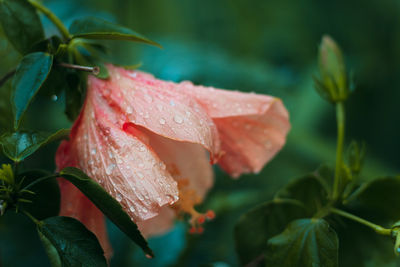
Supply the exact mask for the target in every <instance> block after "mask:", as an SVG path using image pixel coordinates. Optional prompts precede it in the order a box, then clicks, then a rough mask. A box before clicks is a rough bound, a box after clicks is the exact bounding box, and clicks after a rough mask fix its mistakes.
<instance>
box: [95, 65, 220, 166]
mask: <svg viewBox="0 0 400 267" xmlns="http://www.w3.org/2000/svg"><path fill="white" fill-rule="evenodd" d="M108 69H109V72H110V79H109V80H100V79H97V78H94V77H91V78H90V79H89V87H92V88H93V89H94V90H96V91H97V92H98V93H99V94H100V95H101V96H102V97H103V98H104V99H107V101H108V102H109V105H110V106H111V107H112V108H114V109H115V110H118V112H115V113H117V114H119V115H120V117H119V118H118V120H119V124H120V125H123V124H124V123H127V122H131V123H133V124H135V125H140V126H143V127H145V128H147V129H149V130H151V131H152V132H154V133H157V134H159V135H162V136H164V137H167V138H170V139H173V140H177V141H185V142H190V143H197V144H201V145H202V146H204V147H205V148H206V149H207V150H208V151H210V153H211V157H212V159H214V157H215V158H217V156H218V152H219V150H220V144H219V138H218V131H217V128H216V126H215V125H214V123H213V121H212V120H211V118H210V117H209V116H208V115H207V113H206V112H205V110H204V109H203V108H202V107H201V106H200V105H199V104H198V103H197V102H196V101H195V100H193V99H192V98H191V97H188V96H187V95H184V94H181V93H180V92H179V91H177V90H176V89H175V88H176V86H177V84H175V83H172V82H165V81H161V80H157V79H155V78H154V77H153V76H152V75H150V74H146V73H142V72H139V71H127V70H124V69H122V68H116V67H113V66H111V65H109V66H108Z"/></svg>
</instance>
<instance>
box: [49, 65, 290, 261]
mask: <svg viewBox="0 0 400 267" xmlns="http://www.w3.org/2000/svg"><path fill="white" fill-rule="evenodd" d="M108 69H109V72H110V78H109V79H108V80H100V79H97V78H95V77H93V76H90V77H89V81H88V90H87V96H86V101H85V104H84V106H83V108H82V111H81V114H80V116H79V118H78V119H77V120H76V122H75V123H74V125H73V127H72V130H71V134H70V139H69V141H63V142H62V143H61V144H60V147H59V149H58V151H57V155H56V164H57V167H58V168H59V169H62V168H64V167H68V166H73V167H78V168H80V169H82V170H83V171H84V172H86V173H87V174H88V175H89V176H90V177H92V178H93V179H95V180H96V181H97V182H98V183H99V184H101V185H102V186H103V187H104V189H105V190H107V191H108V193H110V194H111V195H112V196H113V197H114V198H115V199H116V200H118V201H119V202H120V204H121V205H122V207H123V208H124V210H125V211H126V212H127V213H128V214H129V216H130V217H131V218H132V220H134V221H135V222H136V223H137V224H138V226H139V229H140V230H141V231H142V233H143V234H144V235H145V236H150V235H154V234H159V233H162V232H165V231H167V230H168V229H169V228H170V227H171V226H172V225H173V221H174V218H175V217H176V215H177V214H181V213H187V214H190V215H191V220H190V223H191V224H192V225H193V228H192V230H191V231H192V232H196V231H197V232H201V231H202V228H201V227H199V225H200V224H202V223H203V222H204V221H205V219H206V218H212V217H213V216H214V215H213V213H212V212H211V211H209V212H207V213H206V214H200V213H198V212H197V211H196V210H195V209H194V206H195V205H197V204H199V203H201V202H202V200H203V198H204V197H205V195H206V193H207V191H208V190H209V189H210V187H211V186H212V185H213V171H212V167H211V164H214V163H218V164H219V166H220V167H221V168H222V169H224V170H225V171H226V172H228V173H229V174H230V175H232V176H233V177H238V176H239V175H241V174H243V173H250V172H254V173H257V172H259V171H260V170H261V169H262V167H263V166H264V165H265V164H266V163H267V162H268V161H269V160H270V159H271V158H272V157H273V156H274V155H275V154H276V153H277V152H278V151H279V150H280V149H281V148H282V146H283V145H284V143H285V139H286V135H287V133H288V131H289V129H290V124H289V121H288V112H287V111H286V109H285V107H284V106H283V104H282V102H281V100H279V99H277V98H274V97H271V96H265V95H257V94H253V93H251V94H246V93H240V92H235V91H225V90H220V89H215V88H212V87H204V86H195V85H193V84H192V83H191V82H186V81H185V82H182V83H173V82H166V81H161V80H157V79H155V78H154V77H153V76H152V75H150V74H147V73H143V72H140V71H128V70H125V69H122V68H117V67H114V66H111V65H109V66H108ZM210 163H211V164H210ZM60 186H61V190H62V199H61V201H62V206H61V215H63V216H71V217H75V218H76V219H78V220H80V221H81V222H83V223H84V224H85V225H86V226H87V227H88V229H90V230H91V231H92V232H94V233H95V234H96V235H97V237H98V238H99V241H100V243H101V244H102V246H103V248H104V250H105V252H106V256H110V255H111V247H110V245H109V243H108V240H107V234H106V229H105V222H104V216H103V214H102V213H101V212H100V211H99V210H98V209H97V208H96V207H95V206H94V205H93V204H92V203H91V202H90V201H89V200H88V199H87V198H86V197H85V196H84V195H83V194H82V193H80V192H79V191H78V189H76V188H75V187H74V186H73V185H72V184H70V183H69V182H67V181H64V180H61V181H60Z"/></svg>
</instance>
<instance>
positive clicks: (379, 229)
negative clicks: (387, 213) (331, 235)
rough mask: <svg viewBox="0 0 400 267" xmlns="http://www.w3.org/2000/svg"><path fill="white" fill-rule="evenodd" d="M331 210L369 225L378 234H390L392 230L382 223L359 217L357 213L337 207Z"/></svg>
mask: <svg viewBox="0 0 400 267" xmlns="http://www.w3.org/2000/svg"><path fill="white" fill-rule="evenodd" d="M330 210H331V212H332V213H335V214H338V215H340V216H343V217H346V218H347V219H350V220H353V221H356V222H359V223H361V224H364V225H365V226H368V227H369V228H372V229H373V230H374V231H375V232H377V233H378V234H381V235H388V236H390V234H391V232H392V230H391V229H386V228H383V227H382V226H380V225H377V224H374V223H372V222H369V221H367V220H365V219H363V218H360V217H357V216H355V215H353V214H351V213H348V212H345V211H343V210H339V209H336V208H331V209H330Z"/></svg>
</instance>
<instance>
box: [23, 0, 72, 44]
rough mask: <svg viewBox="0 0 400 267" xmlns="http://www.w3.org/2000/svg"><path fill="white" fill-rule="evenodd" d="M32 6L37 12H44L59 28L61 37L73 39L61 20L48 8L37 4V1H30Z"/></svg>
mask: <svg viewBox="0 0 400 267" xmlns="http://www.w3.org/2000/svg"><path fill="white" fill-rule="evenodd" d="M28 1H29V3H31V5H33V6H34V7H35V8H36V9H37V10H39V11H40V12H42V13H43V14H44V15H45V16H46V17H47V18H48V19H49V20H50V21H51V22H53V24H54V25H55V26H56V27H57V29H58V30H59V31H60V33H61V35H62V36H63V37H64V39H66V40H69V39H71V35H70V34H69V31H68V30H67V28H66V27H65V26H64V24H63V23H62V22H61V20H60V19H59V18H58V17H57V16H56V15H55V14H54V13H53V12H51V11H50V9H48V8H47V7H45V6H43V5H42V4H40V3H39V2H36V1H35V0H28Z"/></svg>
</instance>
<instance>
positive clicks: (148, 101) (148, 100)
mask: <svg viewBox="0 0 400 267" xmlns="http://www.w3.org/2000/svg"><path fill="white" fill-rule="evenodd" d="M144 100H146V102H147V103H151V102H153V98H152V97H151V96H150V95H148V94H145V95H144Z"/></svg>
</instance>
